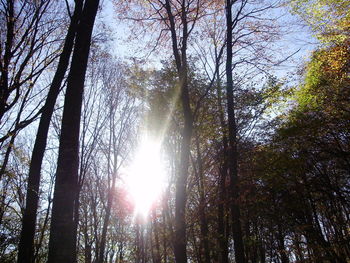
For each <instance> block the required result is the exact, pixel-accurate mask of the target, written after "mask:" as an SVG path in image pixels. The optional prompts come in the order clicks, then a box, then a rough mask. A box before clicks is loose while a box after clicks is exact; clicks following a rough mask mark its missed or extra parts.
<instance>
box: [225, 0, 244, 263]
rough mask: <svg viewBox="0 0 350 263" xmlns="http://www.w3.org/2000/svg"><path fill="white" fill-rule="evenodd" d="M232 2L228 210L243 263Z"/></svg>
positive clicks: (238, 258) (229, 4)
mask: <svg viewBox="0 0 350 263" xmlns="http://www.w3.org/2000/svg"><path fill="white" fill-rule="evenodd" d="M232 4H233V1H232V0H226V26H227V40H226V41H227V46H226V48H227V58H226V78H227V84H226V93H227V94H226V95H227V115H228V133H229V136H228V142H229V148H228V159H227V161H228V168H229V169H228V170H229V176H230V197H231V200H230V201H231V202H230V208H231V209H230V210H231V223H232V224H231V228H232V236H233V241H234V253H235V259H236V263H245V254H244V245H243V238H242V228H241V221H240V217H241V216H240V207H239V204H238V198H239V192H238V150H237V125H236V117H235V108H234V94H233V77H232V56H233V55H232V30H233V23H232V10H231V9H232Z"/></svg>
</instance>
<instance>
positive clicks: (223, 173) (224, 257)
mask: <svg viewBox="0 0 350 263" xmlns="http://www.w3.org/2000/svg"><path fill="white" fill-rule="evenodd" d="M216 57H217V55H216ZM216 79H217V98H218V101H217V103H218V108H219V118H220V125H221V133H222V154H220V158H223V160H220V161H221V163H220V168H219V173H220V175H219V176H220V180H219V182H220V183H219V189H218V191H219V194H218V196H219V201H218V244H219V263H228V241H227V237H226V236H227V235H226V232H227V229H225V204H226V203H227V202H226V201H227V200H226V197H227V193H226V178H227V170H228V167H227V155H228V154H227V148H228V142H227V135H226V126H227V125H226V122H225V117H224V110H223V107H222V94H221V85H220V73H219V70H217V72H216Z"/></svg>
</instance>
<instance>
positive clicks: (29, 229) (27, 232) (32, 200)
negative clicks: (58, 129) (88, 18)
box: [17, 1, 82, 263]
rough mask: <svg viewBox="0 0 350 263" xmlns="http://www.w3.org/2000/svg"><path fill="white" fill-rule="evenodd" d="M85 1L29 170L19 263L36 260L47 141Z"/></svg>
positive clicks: (74, 20) (67, 45)
mask: <svg viewBox="0 0 350 263" xmlns="http://www.w3.org/2000/svg"><path fill="white" fill-rule="evenodd" d="M81 8H82V1H76V6H75V10H74V14H73V16H72V19H71V23H70V25H69V28H68V32H67V35H66V39H65V42H64V46H63V50H62V53H61V56H60V60H59V62H58V66H57V70H56V73H55V76H54V78H53V80H52V83H51V86H50V90H49V93H48V95H47V98H46V102H45V105H44V108H43V112H42V114H41V118H40V122H39V127H38V131H37V135H36V138H35V144H34V148H33V152H32V159H31V162H30V167H29V174H28V186H27V196H26V206H25V207H26V208H25V210H24V215H23V221H22V231H21V237H20V241H19V245H18V260H17V262H18V263H27V262H32V261H33V255H34V250H33V244H34V234H35V222H36V213H37V210H38V202H39V186H40V178H41V165H42V161H43V158H44V153H45V148H46V140H47V135H48V131H49V126H50V121H51V117H52V113H53V111H54V107H55V104H56V100H57V97H58V94H59V91H60V87H61V85H62V81H63V78H64V75H65V73H66V71H67V67H68V64H69V58H70V55H71V53H72V49H73V44H74V38H75V32H76V27H77V24H78V21H79V18H80V14H81Z"/></svg>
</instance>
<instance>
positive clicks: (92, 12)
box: [48, 0, 99, 263]
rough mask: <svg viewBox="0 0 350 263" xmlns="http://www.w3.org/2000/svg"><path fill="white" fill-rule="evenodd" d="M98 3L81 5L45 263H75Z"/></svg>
mask: <svg viewBox="0 0 350 263" xmlns="http://www.w3.org/2000/svg"><path fill="white" fill-rule="evenodd" d="M98 5H99V0H89V1H86V2H85V4H84V8H83V11H82V18H81V20H80V24H79V27H78V30H77V37H76V43H75V47H74V51H73V57H72V63H71V69H70V72H69V75H68V82H67V92H66V96H65V101H64V110H63V117H62V128H61V137H60V147H59V154H58V163H57V173H56V183H55V191H54V197H53V207H52V219H51V229H50V240H49V255H48V263H61V262H67V263H68V262H72V263H73V262H76V258H75V255H76V254H75V249H76V244H75V242H74V240H75V238H74V237H73V233H74V232H75V231H74V226H75V224H74V218H73V214H74V213H73V212H74V201H75V199H76V191H77V190H78V189H77V187H78V185H77V184H78V168H79V167H78V166H79V156H78V155H79V130H80V115H81V106H82V98H83V91H84V81H85V73H86V68H87V62H88V57H89V51H90V43H91V35H92V29H93V27H94V22H95V17H96V13H97V9H98Z"/></svg>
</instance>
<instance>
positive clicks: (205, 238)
mask: <svg viewBox="0 0 350 263" xmlns="http://www.w3.org/2000/svg"><path fill="white" fill-rule="evenodd" d="M196 148H197V166H198V178H197V179H198V190H199V221H200V229H201V236H202V238H201V247H202V249H203V254H204V262H205V263H210V250H209V234H208V233H209V229H208V221H207V217H206V214H205V206H206V204H205V193H204V182H203V180H204V178H203V174H204V171H203V160H202V155H201V152H200V148H199V138H198V135H197V136H196Z"/></svg>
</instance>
